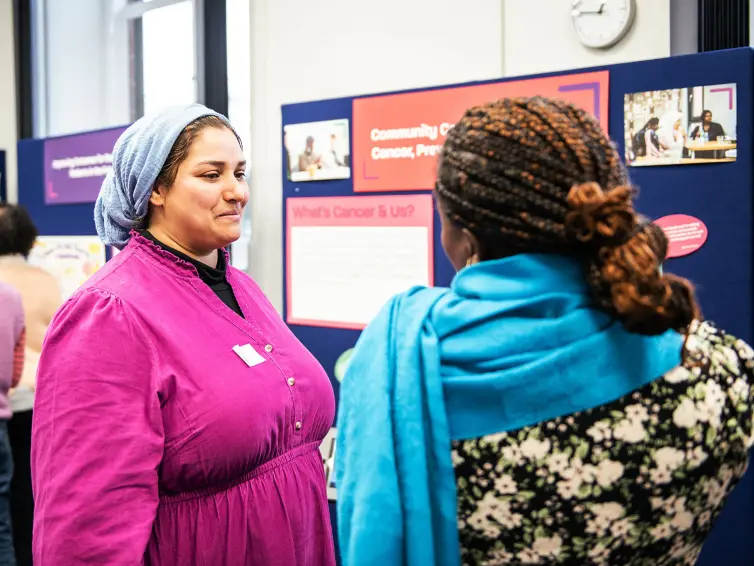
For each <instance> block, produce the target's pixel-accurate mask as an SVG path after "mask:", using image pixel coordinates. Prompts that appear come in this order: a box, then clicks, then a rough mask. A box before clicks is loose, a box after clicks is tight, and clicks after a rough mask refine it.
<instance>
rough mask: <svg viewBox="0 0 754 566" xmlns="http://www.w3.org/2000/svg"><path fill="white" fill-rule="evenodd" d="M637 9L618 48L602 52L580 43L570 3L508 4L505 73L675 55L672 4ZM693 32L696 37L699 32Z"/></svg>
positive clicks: (508, 0) (517, 0)
mask: <svg viewBox="0 0 754 566" xmlns="http://www.w3.org/2000/svg"><path fill="white" fill-rule="evenodd" d="M477 1H480V0H477ZM482 1H483V0H482ZM637 6H638V8H637V15H636V21H635V23H634V26H633V28H632V30H631V31H630V32H629V34H628V35H627V36H626V37H625V38H624V39H623V41H621V42H620V43H619V44H617V45H616V46H615V47H613V48H612V49H609V50H607V51H599V50H591V49H588V48H586V47H584V46H583V45H581V43H579V41H578V38H577V37H576V33H575V32H574V30H573V24H572V20H571V9H572V7H573V3H572V2H571V1H570V0H505V11H504V16H503V18H504V22H505V23H504V30H505V31H504V34H503V37H504V41H505V47H504V54H505V74H506V75H508V76H516V75H527V74H533V73H545V72H550V71H561V70H566V69H578V68H580V67H592V66H599V65H608V64H615V63H626V62H629V61H641V60H645V59H656V58H660V57H668V56H670V0H637ZM691 33H693V34H694V35H696V30H693V32H691Z"/></svg>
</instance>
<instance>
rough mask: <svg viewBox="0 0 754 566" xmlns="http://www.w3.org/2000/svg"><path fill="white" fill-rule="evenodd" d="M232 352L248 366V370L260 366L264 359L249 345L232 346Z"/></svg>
mask: <svg viewBox="0 0 754 566" xmlns="http://www.w3.org/2000/svg"><path fill="white" fill-rule="evenodd" d="M233 351H234V352H235V353H236V354H238V357H239V358H241V359H242V360H243V361H244V363H245V364H246V365H247V366H249V367H250V368H253V367H254V366H258V365H259V364H261V363H262V362H263V361H265V360H264V358H263V357H262V356H261V355H259V352H257V351H256V350H255V349H254V346H252V345H251V344H244V345H243V346H238V345H236V346H233Z"/></svg>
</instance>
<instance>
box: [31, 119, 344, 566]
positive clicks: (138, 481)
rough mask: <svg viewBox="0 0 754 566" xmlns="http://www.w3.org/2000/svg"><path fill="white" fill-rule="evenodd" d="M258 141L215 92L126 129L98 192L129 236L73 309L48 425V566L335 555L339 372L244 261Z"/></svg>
mask: <svg viewBox="0 0 754 566" xmlns="http://www.w3.org/2000/svg"><path fill="white" fill-rule="evenodd" d="M245 169H246V162H245V160H244V157H243V153H242V150H241V146H240V141H239V139H238V137H237V135H236V134H235V132H234V131H233V129H232V128H231V127H230V125H229V124H228V122H227V120H226V119H225V118H224V117H222V116H220V115H218V114H216V113H214V112H212V111H210V110H208V109H207V108H205V107H203V106H200V105H191V106H189V107H182V108H176V109H171V110H168V111H165V112H163V113H161V114H159V115H156V116H151V117H145V118H142V119H141V120H139V121H138V122H136V123H135V124H134V125H133V126H131V127H130V128H129V129H128V130H127V131H126V132H125V133H124V134H123V135H122V136H121V138H120V139H119V140H118V142H117V143H116V146H115V149H114V152H113V170H112V172H111V173H110V174H109V175H108V177H107V178H106V180H105V182H104V184H103V187H102V191H101V193H100V196H99V199H98V201H97V204H96V207H95V221H96V225H97V231H98V233H99V235H100V237H101V238H102V240H103V241H104V242H105V243H106V244H110V245H114V246H116V247H118V248H120V249H122V250H123V251H122V252H121V253H120V254H118V255H117V256H116V257H115V258H114V259H113V260H111V261H110V262H108V264H107V265H106V266H105V267H104V268H103V269H101V270H100V271H99V272H98V273H97V274H96V275H95V276H94V277H92V278H91V279H90V280H89V281H88V282H87V283H86V284H85V285H84V286H83V287H82V288H81V289H79V290H78V291H77V292H76V293H75V294H74V296H73V297H71V298H70V299H69V300H68V301H67V302H66V304H65V305H63V307H62V308H61V310H60V311H59V312H58V314H57V315H56V317H55V319H54V321H53V323H52V325H51V326H50V330H49V333H48V335H47V338H46V341H45V345H44V348H43V352H42V358H41V361H40V365H39V374H38V388H37V397H36V406H35V411H34V425H33V444H32V446H33V448H32V474H33V485H34V492H35V498H36V515H35V521H34V523H35V524H34V563H35V564H37V565H39V566H72V565H78V564H96V565H103V566H104V565H115V564H118V565H131V564H133V565H137V564H145V565H150V566H162V565H171V566H172V565H192V566H193V565H197V566H245V565H254V566H273V565H275V566H278V565H279V566H332V565H334V563H335V559H334V551H333V543H332V533H331V528H330V518H329V511H328V502H327V495H326V489H325V478H324V471H323V465H322V459H321V456H320V453H319V450H318V447H319V444H320V443H321V441H322V439H323V438H324V436H325V435H326V433H327V432H328V430H329V429H330V427H331V425H332V422H333V418H334V408H335V404H334V398H333V392H332V387H331V384H330V382H329V380H328V377H327V375H326V374H325V372H324V371H323V369H322V368H321V366H320V365H319V364H318V363H317V361H316V360H315V359H314V357H313V356H312V355H311V354H310V353H309V352H308V351H307V350H306V349H305V348H304V347H303V346H302V345H301V344H300V343H299V342H298V341H297V340H296V338H295V337H294V336H293V334H292V333H291V332H290V331H289V330H288V328H287V327H286V325H285V324H284V322H283V321H282V320H281V319H280V317H279V316H278V314H277V312H276V311H275V309H274V308H273V307H272V305H271V304H270V303H269V301H268V300H267V298H266V297H265V296H264V294H263V293H262V292H261V290H260V289H259V287H258V286H257V285H256V284H255V283H254V281H252V280H251V279H250V278H249V277H248V276H247V275H245V274H244V273H242V272H240V271H238V270H236V269H233V268H232V267H230V266H229V265H228V258H227V255H226V253H225V251H224V248H225V247H226V246H228V245H229V244H230V243H231V242H233V241H235V240H236V239H237V238H238V237H239V235H240V230H241V227H240V219H241V213H242V212H243V209H244V206H245V205H246V203H247V201H248V198H249V193H248V188H247V185H246V180H245Z"/></svg>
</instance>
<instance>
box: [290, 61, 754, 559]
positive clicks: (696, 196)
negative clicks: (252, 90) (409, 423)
mask: <svg viewBox="0 0 754 566" xmlns="http://www.w3.org/2000/svg"><path fill="white" fill-rule="evenodd" d="M597 70H608V71H610V97H609V98H610V111H609V117H610V118H609V130H610V135H611V137H612V138H613V139H614V140H616V142H617V143H618V145H619V146H620V149H621V153H622V152H623V149H624V148H623V145H624V143H623V139H624V136H623V108H624V95H625V94H630V93H637V92H644V91H655V90H665V89H675V88H684V87H694V86H703V85H717V84H725V83H736V84H737V96H738V104H737V107H738V127H737V137H738V157H737V161H735V162H733V163H726V164H708V165H707V164H700V165H685V166H666V167H643V168H632V169H631V171H630V172H631V175H632V179H633V182H634V184H635V185H637V186H638V187H639V189H640V196H639V199H638V208H639V210H640V211H641V212H642V213H644V214H646V215H647V216H649V217H650V218H659V217H662V216H666V215H671V214H687V215H690V216H695V217H697V218H699V219H701V220H702V221H703V222H704V223H706V225H707V228H708V230H709V238H708V240H707V243H706V245H705V246H704V247H703V248H702V249H700V250H699V251H697V252H696V253H694V254H691V255H688V256H685V257H682V258H677V259H671V260H669V261H668V262H667V264H666V266H665V269H666V271H671V272H674V273H677V274H679V275H682V276H684V277H688V278H690V279H691V280H692V281H693V282H694V283H695V284H696V286H697V290H698V294H699V298H700V302H701V304H702V307H703V310H704V314H705V316H706V318H708V319H709V320H713V321H715V322H716V323H717V324H718V325H719V326H720V327H722V328H725V329H726V330H728V331H729V332H730V333H732V334H734V335H737V336H739V337H741V338H743V339H745V340H747V341H748V342H750V343H751V342H752V341H753V340H754V319H753V315H754V312H753V309H754V303H753V302H752V290H753V289H754V278H753V273H752V267H753V264H752V262H753V259H754V258H753V257H752V224H753V223H754V207H753V204H754V203H753V199H752V183H753V182H754V170H752V149H751V143H752V139H754V136H753V135H752V134H753V132H752V127H753V126H754V118H753V117H752V105H751V104H750V102H749V101H751V100H752V96H753V95H754V91H753V90H752V86H753V85H752V77H753V75H754V52H752V50H750V49H748V48H746V49H738V50H732V51H721V52H715V53H704V54H698V55H690V56H685V57H675V58H670V59H661V60H654V61H644V62H638V63H630V64H624V65H615V66H610V67H604V68H596V69H586V70H582V69H580V70H579V72H587V71H597ZM554 75H555V74H554V73H553V74H550V75H540V76H554ZM521 78H522V77H517V78H516V79H506V80H520V79H521ZM527 78H534V77H527ZM473 84H483V83H473ZM448 86H458V85H444V86H442V87H437V88H447V87H448ZM424 90H434V89H424ZM406 92H412V91H406ZM353 100H354V99H353V98H339V99H334V100H324V101H319V102H309V103H302V104H291V105H287V106H284V107H283V109H282V110H283V125H284V126H285V125H290V124H299V123H305V122H317V121H322V120H336V119H343V118H346V119H348V120H349V122H350V123H351V124H353V116H352V104H353ZM459 118H460V116H459ZM281 136H282V133H281ZM283 151H284V150H283ZM350 153H351V155H353V151H351V152H350ZM283 157H284V163H285V155H284V156H283ZM353 173H354V174H356V175H358V174H360V172H359V171H358V170H356V169H355V170H354V172H353ZM282 177H283V214H284V215H285V210H286V206H285V201H286V200H287V199H288V198H293V197H297V198H298V197H306V196H311V197H327V196H337V197H343V196H350V195H354V194H355V193H354V192H353V179H348V180H337V181H310V182H306V183H294V182H291V181H289V180H288V179H287V175H286V172H285V171H284V172H283V175H282ZM364 194H369V195H376V194H379V195H389V194H401V195H405V194H410V193H406V192H401V193H359V195H364ZM285 220H286V219H285V217H284V219H283V226H284V233H283V238H286V233H285V225H286V221H285ZM436 227H438V229H437V230H436V234H435V251H434V256H435V257H434V259H435V262H434V265H435V284H436V285H447V284H448V283H449V282H450V280H451V278H452V277H453V271H452V269H451V267H450V265H449V263H448V262H447V260H446V259H445V257H444V256H443V253H442V249H441V246H440V240H439V221H438V222H436ZM283 249H286V246H285V245H284V247H283ZM284 264H285V262H284ZM286 276H287V274H284V277H283V281H286V280H287V277H286ZM284 291H285V290H284ZM291 328H292V329H293V332H294V333H295V334H296V336H297V337H298V338H299V339H300V340H301V341H302V342H303V343H304V345H306V347H307V348H309V350H311V352H312V353H313V354H314V355H315V357H316V358H317V359H318V360H319V361H320V362H321V363H322V365H323V366H324V367H325V369H326V370H327V372H328V373H329V375H330V376H331V379H332V381H333V386H334V388H335V391H336V396H337V394H338V389H339V386H338V382H337V381H336V380H335V379H334V376H333V373H334V365H335V362H336V360H337V358H338V357H339V356H340V354H341V353H342V352H344V351H345V350H347V349H348V348H351V347H352V346H353V345H354V344H355V343H356V340H357V338H358V336H359V331H355V330H340V329H333V328H320V327H308V326H297V325H292V326H291ZM752 476H753V474H752V473H751V472H750V473H748V474H747V475H746V477H745V478H744V480H743V481H742V483H741V485H739V487H738V488H737V489H736V492H735V493H734V495H733V497H732V498H731V500H730V502H729V503H728V505H727V506H726V508H725V510H724V511H723V513H722V514H721V516H720V518H719V521H718V523H717V525H716V527H715V529H714V531H713V533H712V535H711V537H710V539H709V540H708V542H707V544H706V545H705V548H704V551H703V553H702V557H701V558H700V561H699V565H700V566H716V565H718V564H725V565H726V566H750V565H751V564H752V556H754V537H752V536H751V533H752V532H754V480H753V478H752Z"/></svg>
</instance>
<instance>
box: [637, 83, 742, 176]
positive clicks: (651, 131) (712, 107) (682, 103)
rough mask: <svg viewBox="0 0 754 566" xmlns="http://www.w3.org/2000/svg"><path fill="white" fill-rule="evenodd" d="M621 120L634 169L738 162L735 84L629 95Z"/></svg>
mask: <svg viewBox="0 0 754 566" xmlns="http://www.w3.org/2000/svg"><path fill="white" fill-rule="evenodd" d="M623 117H624V136H625V143H626V163H628V164H629V165H631V166H633V167H646V166H655V165H697V164H702V163H729V162H731V161H735V160H736V152H737V145H736V137H737V134H736V128H737V126H738V123H737V100H736V85H735V84H720V85H711V86H696V87H690V88H676V89H669V90H654V91H647V92H637V93H633V94H627V95H625V98H624V108H623Z"/></svg>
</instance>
